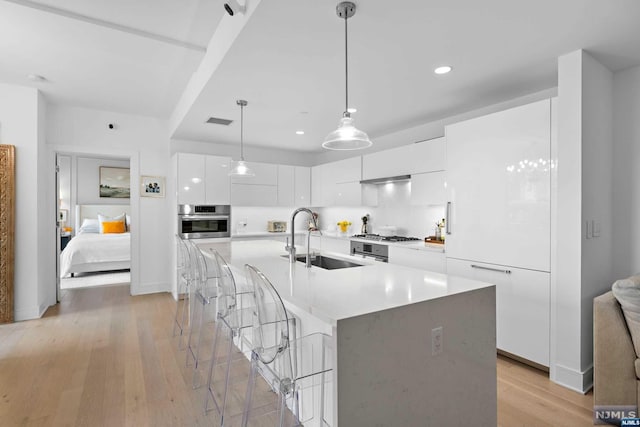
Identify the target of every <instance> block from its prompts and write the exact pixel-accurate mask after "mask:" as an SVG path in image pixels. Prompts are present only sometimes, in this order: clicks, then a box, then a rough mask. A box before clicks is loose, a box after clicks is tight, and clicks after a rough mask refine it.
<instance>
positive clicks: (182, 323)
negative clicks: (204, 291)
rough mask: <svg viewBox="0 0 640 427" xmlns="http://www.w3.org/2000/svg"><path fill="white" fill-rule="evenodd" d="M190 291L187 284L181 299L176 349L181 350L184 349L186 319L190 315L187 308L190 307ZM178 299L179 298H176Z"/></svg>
mask: <svg viewBox="0 0 640 427" xmlns="http://www.w3.org/2000/svg"><path fill="white" fill-rule="evenodd" d="M190 295H191V291H190V288H189V284H187V285H186V286H185V296H184V298H183V299H182V315H181V317H182V320H181V321H180V341H178V349H180V350H182V349H183V348H184V340H183V336H184V335H185V332H184V331H185V328H187V320H188V319H187V318H188V316H189V314H190V312H189V306H190V305H191V296H190ZM178 298H180V296H178Z"/></svg>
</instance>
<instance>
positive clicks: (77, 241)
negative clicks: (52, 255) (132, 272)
mask: <svg viewBox="0 0 640 427" xmlns="http://www.w3.org/2000/svg"><path fill="white" fill-rule="evenodd" d="M130 265H131V234H130V233H114V234H111V233H109V234H100V233H83V234H78V235H77V236H76V237H74V238H73V239H71V240H70V241H69V243H68V244H67V246H66V247H65V248H64V250H63V251H62V253H61V254H60V277H66V276H68V275H69V274H70V273H77V272H86V271H103V270H113V269H124V268H130Z"/></svg>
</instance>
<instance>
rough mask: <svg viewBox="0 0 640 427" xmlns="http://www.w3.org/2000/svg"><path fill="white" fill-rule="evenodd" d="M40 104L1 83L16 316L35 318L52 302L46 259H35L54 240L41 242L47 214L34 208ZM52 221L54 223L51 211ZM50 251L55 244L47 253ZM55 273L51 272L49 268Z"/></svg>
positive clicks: (0, 139)
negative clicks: (12, 161) (11, 166)
mask: <svg viewBox="0 0 640 427" xmlns="http://www.w3.org/2000/svg"><path fill="white" fill-rule="evenodd" d="M40 102H41V99H40V98H39V94H38V91H37V90H36V89H32V88H26V87H21V86H12V85H5V84H0V143H2V144H8V145H14V146H15V147H16V209H15V215H16V221H15V257H14V258H15V269H14V296H15V298H14V311H15V313H14V314H15V315H14V318H15V320H25V319H31V318H36V317H39V316H40V315H41V314H42V313H43V312H44V310H45V309H46V307H47V306H48V305H49V303H51V302H50V301H48V300H47V295H46V292H45V293H43V292H42V290H44V289H45V288H46V286H43V285H42V284H41V283H40V281H41V280H43V278H42V276H43V275H46V273H48V271H47V270H48V269H50V263H47V262H46V261H43V260H42V259H40V258H39V257H41V256H42V253H43V252H44V251H46V250H47V247H48V246H49V245H50V244H51V243H53V244H55V241H54V240H52V239H51V240H50V242H48V243H46V242H44V239H41V234H40V233H42V232H43V228H46V221H47V218H46V214H47V212H46V211H44V212H39V211H38V208H39V207H40V205H39V201H40V200H44V195H46V190H45V189H44V187H42V186H46V182H43V179H42V177H41V176H40V175H41V174H40V172H41V171H42V169H41V167H40V166H41V165H40V164H39V162H40V161H42V158H41V155H42V154H41V153H39V151H40V144H42V143H43V139H42V135H41V133H40V132H39V131H40V129H39V125H40V124H41V122H40V120H41V117H43V116H44V110H43V106H41V105H39V103H40ZM51 209H52V210H53V208H51ZM51 223H52V224H55V213H54V214H52V217H51ZM51 238H53V236H51ZM54 252H55V246H54V249H53V250H52V251H51V253H52V254H53V253H54ZM40 262H43V265H42V266H40ZM34 266H38V268H34ZM41 272H42V273H41ZM54 275H55V270H54V271H52V272H51V276H52V277H53V276H54ZM54 283H55V282H54ZM54 290H55V289H54Z"/></svg>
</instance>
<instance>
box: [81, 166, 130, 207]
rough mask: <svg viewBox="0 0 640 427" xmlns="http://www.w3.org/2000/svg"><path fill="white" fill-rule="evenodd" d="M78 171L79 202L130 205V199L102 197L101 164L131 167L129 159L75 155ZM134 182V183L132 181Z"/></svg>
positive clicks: (85, 203)
mask: <svg viewBox="0 0 640 427" xmlns="http://www.w3.org/2000/svg"><path fill="white" fill-rule="evenodd" d="M74 159H75V161H76V162H75V166H76V167H75V170H76V171H77V181H76V187H77V199H76V200H77V202H76V203H77V204H79V205H90V204H110V205H128V204H129V199H123V198H115V197H114V198H109V197H107V198H105V197H100V166H109V167H116V168H127V169H129V159H124V160H120V159H109V158H96V157H84V156H74ZM132 184H133V183H132Z"/></svg>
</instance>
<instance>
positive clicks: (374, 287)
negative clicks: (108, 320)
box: [201, 240, 497, 427]
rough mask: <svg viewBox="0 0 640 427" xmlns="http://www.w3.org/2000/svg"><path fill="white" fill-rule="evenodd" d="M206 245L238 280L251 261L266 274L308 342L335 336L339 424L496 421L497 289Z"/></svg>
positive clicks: (334, 397)
mask: <svg viewBox="0 0 640 427" xmlns="http://www.w3.org/2000/svg"><path fill="white" fill-rule="evenodd" d="M201 247H202V248H207V247H210V248H214V249H217V250H218V251H219V252H220V253H221V254H222V255H223V257H225V259H226V260H227V261H228V262H229V264H230V265H231V267H232V269H233V271H234V275H235V276H236V280H237V281H238V282H242V281H244V275H245V273H244V265H245V264H251V265H254V266H255V267H257V268H258V269H260V270H261V271H262V272H263V273H264V274H265V275H266V276H267V277H268V278H269V280H270V281H271V282H272V283H273V285H274V286H275V287H276V289H277V290H278V292H279V293H280V296H281V297H282V299H283V301H284V303H285V305H286V306H287V308H288V309H289V310H290V311H291V312H293V313H294V314H295V316H296V317H297V318H298V322H299V326H298V327H299V331H298V334H299V335H300V336H301V335H306V334H310V333H313V332H324V333H327V334H329V335H331V336H332V339H333V354H332V355H331V357H332V358H333V368H334V369H333V372H332V379H331V382H330V388H331V390H330V393H329V396H330V397H328V398H327V399H328V400H329V402H327V403H328V405H325V406H326V407H328V408H329V411H328V413H327V414H325V416H326V418H327V421H328V423H329V424H330V425H332V426H334V427H335V426H342V427H345V426H346V427H358V426H363V427H375V426H389V427H394V426H416V427H417V426H445V425H473V426H495V425H496V424H497V390H496V387H497V386H496V320H495V313H496V311H495V307H496V305H495V286H494V285H491V284H488V283H483V282H478V281H474V280H469V279H464V278H461V277H455V276H447V275H445V274H440V273H434V272H429V271H423V270H418V269H414V268H410V267H404V266H397V265H392V264H386V263H380V262H374V261H369V260H365V259H362V258H358V257H352V256H347V255H340V254H329V255H331V256H333V257H336V258H338V257H339V258H342V259H347V260H350V261H353V262H355V263H358V264H362V266H360V267H354V268H344V269H338V270H324V269H322V268H319V267H311V268H309V269H307V268H305V265H304V263H301V262H296V263H295V264H290V263H289V260H288V259H287V258H286V257H283V255H286V252H285V250H284V245H283V244H282V242H275V241H264V240H260V241H235V242H234V241H232V242H231V243H221V244H206V245H201ZM298 249H299V250H298V254H303V253H305V250H304V249H301V248H298ZM307 425H313V424H305V426H307Z"/></svg>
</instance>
